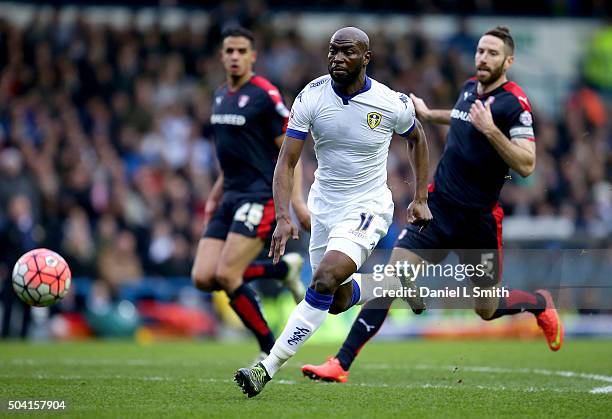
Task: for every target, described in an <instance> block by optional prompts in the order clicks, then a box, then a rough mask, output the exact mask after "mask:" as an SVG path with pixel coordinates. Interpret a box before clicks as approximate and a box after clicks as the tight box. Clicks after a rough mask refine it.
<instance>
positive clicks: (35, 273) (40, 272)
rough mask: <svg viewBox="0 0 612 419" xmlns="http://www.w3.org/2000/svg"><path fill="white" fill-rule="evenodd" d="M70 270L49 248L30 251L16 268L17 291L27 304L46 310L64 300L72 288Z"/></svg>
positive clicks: (14, 282) (14, 280)
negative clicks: (45, 308)
mask: <svg viewBox="0 0 612 419" xmlns="http://www.w3.org/2000/svg"><path fill="white" fill-rule="evenodd" d="M70 279H71V275H70V268H68V264H67V263H66V261H65V260H64V258H63V257H61V256H60V255H58V254H57V253H55V252H54V251H52V250H49V249H34V250H30V251H29V252H28V253H26V254H25V255H23V256H21V257H20V258H19V260H18V261H17V263H15V267H14V268H13V289H14V290H15V292H16V293H17V295H18V296H19V298H21V300H23V302H24V303H26V304H29V305H31V306H35V307H46V306H50V305H51V304H54V303H56V302H58V301H59V300H61V299H62V298H64V296H65V295H66V294H67V293H68V289H69V288H70Z"/></svg>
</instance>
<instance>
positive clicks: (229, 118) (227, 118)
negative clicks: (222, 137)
mask: <svg viewBox="0 0 612 419" xmlns="http://www.w3.org/2000/svg"><path fill="white" fill-rule="evenodd" d="M210 123H211V124H219V125H236V126H241V125H244V124H246V118H245V117H244V116H243V115H236V114H232V113H222V114H212V115H211V116H210Z"/></svg>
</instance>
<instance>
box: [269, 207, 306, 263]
mask: <svg viewBox="0 0 612 419" xmlns="http://www.w3.org/2000/svg"><path fill="white" fill-rule="evenodd" d="M290 237H291V238H292V239H294V240H297V239H298V238H299V235H298V228H297V227H296V225H295V224H293V222H292V221H291V220H289V219H287V218H280V219H279V220H278V221H277V223H276V228H275V229H274V233H273V234H272V243H271V244H270V252H268V256H269V257H272V262H273V263H278V261H279V260H280V258H281V256H283V255H284V254H285V245H286V244H287V240H289V238H290Z"/></svg>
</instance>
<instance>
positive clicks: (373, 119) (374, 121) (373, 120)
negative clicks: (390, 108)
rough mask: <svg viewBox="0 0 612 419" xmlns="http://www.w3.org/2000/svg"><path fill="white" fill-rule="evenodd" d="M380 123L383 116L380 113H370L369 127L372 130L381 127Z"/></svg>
mask: <svg viewBox="0 0 612 419" xmlns="http://www.w3.org/2000/svg"><path fill="white" fill-rule="evenodd" d="M380 121H382V115H381V114H379V113H378V112H370V113H369V114H368V127H370V128H371V129H374V128H376V127H377V126H379V125H380Z"/></svg>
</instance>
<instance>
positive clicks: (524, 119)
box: [519, 111, 533, 127]
mask: <svg viewBox="0 0 612 419" xmlns="http://www.w3.org/2000/svg"><path fill="white" fill-rule="evenodd" d="M519 121H521V124H523V125H525V126H526V127H530V126H531V125H532V124H533V117H532V116H531V112H529V111H523V112H522V113H521V114H520V115H519Z"/></svg>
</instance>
